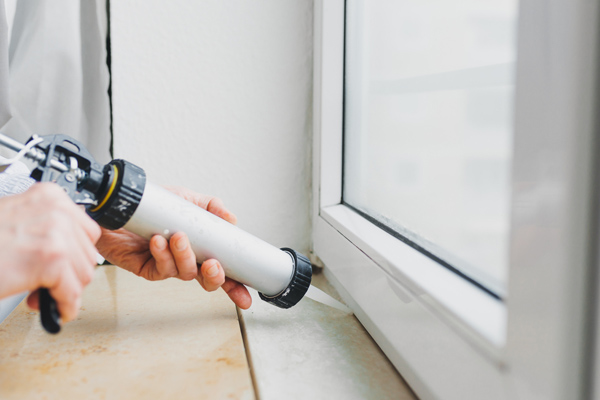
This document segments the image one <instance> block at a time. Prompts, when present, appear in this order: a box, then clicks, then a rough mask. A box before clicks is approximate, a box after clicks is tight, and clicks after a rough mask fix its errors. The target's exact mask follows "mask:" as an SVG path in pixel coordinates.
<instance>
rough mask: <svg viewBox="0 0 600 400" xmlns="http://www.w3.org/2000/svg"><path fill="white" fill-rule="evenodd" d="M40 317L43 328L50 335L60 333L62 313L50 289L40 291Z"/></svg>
mask: <svg viewBox="0 0 600 400" xmlns="http://www.w3.org/2000/svg"><path fill="white" fill-rule="evenodd" d="M40 317H41V319H42V326H43V327H44V329H45V330H46V332H48V333H53V334H55V333H58V332H60V313H59V312H58V307H57V306H56V300H54V299H53V298H52V296H50V292H49V291H48V289H44V288H42V289H40Z"/></svg>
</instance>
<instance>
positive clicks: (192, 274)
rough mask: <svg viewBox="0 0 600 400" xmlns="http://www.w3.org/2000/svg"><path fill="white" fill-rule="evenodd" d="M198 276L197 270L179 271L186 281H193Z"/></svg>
mask: <svg viewBox="0 0 600 400" xmlns="http://www.w3.org/2000/svg"><path fill="white" fill-rule="evenodd" d="M196 276H198V273H197V271H192V270H186V271H182V272H180V273H179V277H180V278H181V279H182V280H184V281H191V280H193V279H196Z"/></svg>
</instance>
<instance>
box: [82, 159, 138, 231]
mask: <svg viewBox="0 0 600 400" xmlns="http://www.w3.org/2000/svg"><path fill="white" fill-rule="evenodd" d="M113 166H114V167H115V168H116V169H117V171H118V177H117V181H116V182H115V184H114V189H113V191H112V193H109V194H107V195H105V196H108V198H107V199H106V201H105V204H104V205H103V206H102V207H100V209H98V210H94V209H92V210H88V215H89V216H90V217H92V219H94V220H95V221H96V222H97V223H98V224H99V225H100V226H102V227H103V228H106V229H110V230H115V229H119V228H122V227H123V226H124V225H125V224H127V222H129V220H130V219H131V217H132V216H133V213H135V210H136V209H137V207H138V206H139V204H140V202H141V201H142V196H143V195H144V188H145V187H146V173H145V172H144V170H143V169H142V168H140V167H138V166H137V165H135V164H132V163H130V162H129V161H125V160H112V161H111V162H110V163H108V164H107V165H106V173H111V172H110V171H112V167H113ZM113 179H114V178H113ZM100 200H102V199H100Z"/></svg>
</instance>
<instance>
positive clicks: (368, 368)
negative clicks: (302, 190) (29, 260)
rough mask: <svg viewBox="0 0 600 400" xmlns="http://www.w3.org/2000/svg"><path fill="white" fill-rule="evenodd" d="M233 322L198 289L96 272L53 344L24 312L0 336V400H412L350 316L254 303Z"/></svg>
mask: <svg viewBox="0 0 600 400" xmlns="http://www.w3.org/2000/svg"><path fill="white" fill-rule="evenodd" d="M313 282H314V283H315V284H316V286H318V287H320V288H322V289H323V290H325V291H328V292H332V290H333V289H332V288H331V287H330V286H329V285H328V283H327V282H326V280H325V278H324V277H323V275H315V277H314V279H313ZM239 317H240V321H238V314H236V309H235V307H234V306H233V304H232V303H231V302H230V301H229V299H228V298H227V297H226V296H225V295H224V293H222V292H220V291H219V292H215V293H206V292H204V291H203V290H201V289H200V287H199V286H198V284H197V283H196V282H195V281H193V282H182V281H178V280H166V281H161V282H148V281H145V280H143V279H141V278H138V277H135V276H134V275H132V274H130V273H128V272H126V271H123V270H121V269H119V268H115V267H103V268H99V269H98V271H97V272H96V278H95V279H94V282H93V283H92V284H91V285H90V286H89V287H88V288H87V289H86V291H85V294H84V303H83V307H82V311H81V313H80V316H79V318H78V319H77V321H74V322H71V323H69V324H67V325H66V326H65V327H64V329H63V332H61V333H60V334H59V335H56V336H50V335H48V334H46V333H45V332H44V331H43V330H42V328H41V327H40V324H39V315H38V314H37V313H33V312H31V311H30V310H28V309H27V307H26V305H25V304H21V305H20V306H19V307H18V308H17V309H16V310H15V311H14V312H13V313H12V314H11V315H10V316H9V317H8V318H7V319H6V320H5V321H4V322H3V323H2V324H0V349H1V351H0V398H2V399H12V398H15V399H17V398H18V399H21V398H48V399H52V398H57V399H58V398H60V399H82V398H85V399H94V398H97V399H104V398H107V399H135V398H152V399H160V398H169V399H174V398H176V399H186V398H207V399H208V398H210V399H213V398H215V399H220V398H234V399H252V398H255V397H256V398H260V399H281V398H285V399H333V398H336V399H337V398H340V399H342V398H343V399H414V396H413V394H412V393H411V392H410V389H408V387H407V386H406V384H405V383H404V381H403V380H402V378H401V377H400V376H399V375H398V373H397V372H396V370H395V369H394V368H393V367H392V365H391V364H390V362H389V361H388V360H387V358H386V357H385V356H384V355H383V353H382V352H381V351H380V350H379V348H378V347H377V345H376V344H375V343H374V342H373V341H372V339H371V338H370V336H369V335H368V334H367V333H366V331H365V330H364V328H363V327H362V325H360V323H359V322H358V321H357V320H356V318H355V317H354V316H352V315H348V314H344V313H343V312H340V311H338V310H336V309H333V308H329V307H327V306H324V305H322V304H319V303H316V302H314V301H312V300H310V299H304V300H302V301H301V302H300V303H299V304H298V305H297V306H295V307H294V308H292V309H289V310H281V309H278V308H276V307H273V306H271V305H269V304H267V303H264V302H262V301H261V300H260V299H258V298H256V299H255V302H254V305H253V306H252V308H251V309H250V310H249V311H243V312H240V313H239ZM240 322H241V329H240ZM244 341H245V343H244ZM244 344H245V346H244Z"/></svg>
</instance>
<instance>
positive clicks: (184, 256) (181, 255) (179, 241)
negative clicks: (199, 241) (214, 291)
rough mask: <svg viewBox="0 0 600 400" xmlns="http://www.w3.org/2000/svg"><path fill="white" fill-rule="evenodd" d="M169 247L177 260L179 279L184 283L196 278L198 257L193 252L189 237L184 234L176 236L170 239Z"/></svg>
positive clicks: (179, 233)
mask: <svg viewBox="0 0 600 400" xmlns="http://www.w3.org/2000/svg"><path fill="white" fill-rule="evenodd" d="M169 247H170V249H171V253H172V254H173V258H174V259H175V268H177V272H178V276H179V278H181V279H183V280H184V281H191V280H192V279H194V278H196V277H197V276H198V264H196V255H195V254H194V252H193V251H192V247H191V246H190V241H189V240H188V237H187V235H186V234H185V233H183V232H178V233H176V234H174V235H173V236H171V239H169Z"/></svg>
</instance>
